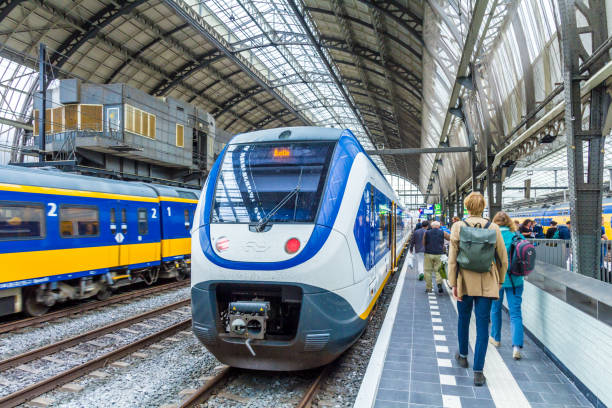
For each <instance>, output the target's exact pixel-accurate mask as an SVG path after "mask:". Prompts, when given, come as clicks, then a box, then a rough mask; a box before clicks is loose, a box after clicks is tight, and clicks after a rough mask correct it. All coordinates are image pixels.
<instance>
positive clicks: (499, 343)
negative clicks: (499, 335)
mask: <svg viewBox="0 0 612 408" xmlns="http://www.w3.org/2000/svg"><path fill="white" fill-rule="evenodd" d="M489 343H491V344H492V345H494V346H495V347H499V346H501V342H500V341H497V340H495V339H494V338H493V337H491V336H489Z"/></svg>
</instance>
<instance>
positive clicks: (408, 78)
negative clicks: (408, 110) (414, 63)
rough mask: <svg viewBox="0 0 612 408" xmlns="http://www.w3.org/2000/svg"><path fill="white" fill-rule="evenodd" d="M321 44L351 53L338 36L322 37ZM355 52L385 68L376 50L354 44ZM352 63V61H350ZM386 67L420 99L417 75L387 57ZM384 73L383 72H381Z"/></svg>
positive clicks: (419, 85)
mask: <svg viewBox="0 0 612 408" xmlns="http://www.w3.org/2000/svg"><path fill="white" fill-rule="evenodd" d="M321 45H322V46H323V47H325V48H327V49H330V50H336V51H341V52H344V53H347V54H349V55H350V54H351V50H350V49H349V48H348V46H347V45H346V42H345V41H344V40H342V39H339V38H333V37H322V38H321ZM353 48H354V49H355V52H357V53H358V54H359V56H360V57H361V58H363V59H364V60H366V61H367V62H369V63H371V64H373V65H376V66H378V67H380V68H381V69H383V70H384V69H385V66H384V65H383V64H382V61H380V54H379V53H378V51H375V50H371V49H369V48H366V47H363V46H361V45H355V46H354V47H353ZM334 61H336V62H338V61H337V59H335V58H334ZM350 64H351V65H354V64H353V63H350ZM387 68H388V69H389V70H390V71H391V72H392V73H393V74H395V75H397V76H398V77H400V78H401V79H403V80H404V81H405V82H406V83H407V84H409V85H410V86H411V88H410V89H411V90H410V92H411V93H412V94H413V95H414V96H415V97H416V98H417V99H418V100H421V98H422V94H421V87H422V83H421V79H420V78H419V77H417V76H416V75H415V74H414V73H413V72H412V71H410V70H408V69H406V68H405V67H403V66H402V65H401V64H399V63H397V62H396V61H394V60H393V59H389V60H388V61H387ZM382 75H384V73H382Z"/></svg>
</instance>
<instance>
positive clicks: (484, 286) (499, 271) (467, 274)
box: [448, 217, 508, 299]
mask: <svg viewBox="0 0 612 408" xmlns="http://www.w3.org/2000/svg"><path fill="white" fill-rule="evenodd" d="M465 221H466V222H467V223H468V224H469V225H471V226H474V225H475V224H477V223H480V224H481V225H482V226H485V225H486V223H487V222H488V220H486V219H485V218H481V217H468V218H467V219H466V220H465ZM462 225H464V224H463V222H462V221H460V222H456V223H454V224H453V227H452V228H451V239H450V247H449V251H448V281H449V282H450V284H451V286H456V287H457V296H458V297H462V296H463V295H468V296H484V297H488V298H494V299H498V298H499V285H501V284H502V283H504V279H505V277H506V270H508V254H507V253H506V246H505V244H504V239H503V238H502V235H501V231H500V230H499V227H498V226H497V224H495V223H493V222H492V223H491V225H490V226H489V229H494V230H496V233H497V242H496V243H495V252H496V260H495V262H493V263H492V264H491V269H490V270H489V272H485V273H479V272H474V271H470V270H467V269H461V271H459V265H457V254H458V252H459V233H460V231H461V226H462ZM500 263H501V264H500Z"/></svg>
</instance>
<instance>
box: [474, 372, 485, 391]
mask: <svg viewBox="0 0 612 408" xmlns="http://www.w3.org/2000/svg"><path fill="white" fill-rule="evenodd" d="M486 382H487V379H486V378H485V376H484V374H483V373H482V371H474V385H475V386H477V387H482V386H483V385H485V383H486Z"/></svg>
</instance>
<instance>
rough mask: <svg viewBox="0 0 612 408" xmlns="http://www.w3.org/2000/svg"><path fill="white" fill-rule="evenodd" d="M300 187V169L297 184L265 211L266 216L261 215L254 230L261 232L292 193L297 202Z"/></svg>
mask: <svg viewBox="0 0 612 408" xmlns="http://www.w3.org/2000/svg"><path fill="white" fill-rule="evenodd" d="M301 188H302V172H301V171H300V178H299V179H298V182H297V186H296V187H295V188H294V189H293V190H291V191H290V192H289V193H288V194H287V195H286V196H285V197H283V199H282V200H280V202H279V203H278V204H276V205H275V206H274V208H272V209H271V210H270V212H269V213H267V214H266V216H265V217H263V218H262V219H261V220H260V221H259V222H258V223H257V224H256V225H255V231H257V232H262V231H263V230H264V228H265V227H266V225H268V223H269V222H270V218H272V216H274V214H276V213H277V212H278V210H280V209H281V208H282V207H283V206H284V205H285V203H287V201H289V200H290V199H291V197H293V196H294V195H295V196H296V202H297V194H298V193H299V192H300V189H301Z"/></svg>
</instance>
